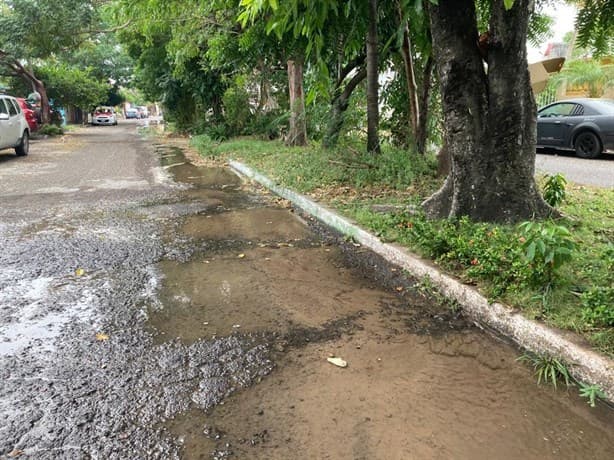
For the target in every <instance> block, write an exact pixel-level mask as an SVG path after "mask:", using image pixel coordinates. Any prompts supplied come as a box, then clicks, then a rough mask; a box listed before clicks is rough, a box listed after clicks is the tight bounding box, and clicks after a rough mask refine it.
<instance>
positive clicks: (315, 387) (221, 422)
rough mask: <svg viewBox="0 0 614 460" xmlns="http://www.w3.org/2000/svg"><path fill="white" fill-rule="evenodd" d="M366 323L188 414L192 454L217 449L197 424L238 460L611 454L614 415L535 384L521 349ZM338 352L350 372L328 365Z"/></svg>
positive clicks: (179, 427)
mask: <svg viewBox="0 0 614 460" xmlns="http://www.w3.org/2000/svg"><path fill="white" fill-rule="evenodd" d="M366 321H367V322H370V323H371V324H368V325H365V329H364V330H363V331H359V332H357V333H356V334H355V335H353V336H352V337H350V338H343V339H340V340H337V341H334V342H329V343H326V344H313V345H309V346H307V347H305V348H302V349H300V350H294V351H291V352H289V353H286V354H285V355H284V357H283V358H282V359H283V361H282V362H279V363H278V370H277V371H275V372H274V373H273V374H272V375H271V376H269V377H268V378H267V379H265V380H264V381H263V382H261V383H260V384H258V385H256V386H255V387H252V388H250V389H249V390H247V391H244V392H241V393H238V394H235V395H234V396H232V397H231V398H229V399H228V400H226V401H225V404H224V405H221V406H217V407H216V408H215V409H214V410H213V411H212V412H211V413H210V414H208V415H207V414H204V413H200V414H199V413H194V412H193V413H190V414H187V415H185V416H182V417H179V418H178V420H176V421H175V422H174V424H173V425H170V426H169V429H170V431H171V432H173V433H175V434H177V435H179V434H181V436H183V437H184V439H185V441H186V444H185V449H184V457H183V458H185V459H188V460H190V459H198V458H202V455H203V454H204V453H206V452H212V448H211V443H212V442H213V441H212V439H210V438H209V437H208V436H207V435H205V434H204V433H203V432H202V430H201V431H200V432H198V430H194V431H191V432H190V431H186V430H185V426H186V425H191V426H196V427H204V426H207V427H213V430H214V431H215V432H219V433H223V434H224V435H223V436H222V437H221V438H220V439H219V440H217V444H216V448H217V449H218V450H220V451H223V452H229V451H230V452H232V453H233V454H234V457H233V458H250V459H267V460H274V459H280V460H281V459H288V458H330V459H336V460H337V459H340V460H342V459H348V460H349V459H365V460H370V459H392V458H395V459H414V458H415V459H426V458H441V459H452V458H453V459H482V458H483V459H495V458H496V459H518V460H526V459H536V460H537V459H539V460H543V459H553V460H554V459H559V460H560V459H570V460H575V459H580V458H581V459H588V458H593V459H609V458H611V454H612V452H614V431H613V430H612V428H613V425H612V413H611V411H610V410H609V409H607V408H604V407H599V408H596V409H590V408H589V407H588V405H587V404H586V403H585V402H582V401H579V400H577V398H576V397H575V396H573V395H571V396H570V395H568V394H566V393H565V392H563V391H554V390H553V389H552V388H550V387H545V386H541V387H538V386H536V384H535V381H534V380H533V378H532V377H531V376H530V374H529V373H528V372H527V370H526V368H524V367H523V366H522V365H521V364H519V363H517V362H516V361H515V356H516V354H515V351H514V350H513V349H511V348H508V347H506V346H502V345H500V344H495V343H494V342H493V340H492V339H490V338H488V337H485V336H484V335H481V334H477V333H475V332H464V333H453V334H451V335H448V336H446V337H439V338H435V337H426V336H423V337H419V336H415V335H410V334H401V335H398V336H395V337H394V338H393V339H392V340H390V339H388V340H383V338H384V335H381V334H385V331H384V330H383V329H382V330H380V333H377V332H376V333H374V331H377V329H378V328H377V325H376V324H375V323H376V322H377V321H378V319H377V317H376V316H373V317H371V318H368V319H366ZM358 347H360V348H358ZM433 350H436V351H437V352H434V351H433ZM442 350H443V351H444V353H443V354H442V353H439V351H442ZM331 353H332V354H335V355H338V356H342V357H343V358H344V359H345V360H347V362H348V363H349V365H348V367H347V368H345V369H340V368H337V367H335V366H333V365H331V364H329V363H328V362H327V361H326V357H327V356H329V354H331ZM572 391H575V390H572ZM210 430H211V428H210ZM227 445H228V446H229V447H226V446H227Z"/></svg>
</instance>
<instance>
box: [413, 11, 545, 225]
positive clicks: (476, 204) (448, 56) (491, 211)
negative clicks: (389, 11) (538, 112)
mask: <svg viewBox="0 0 614 460" xmlns="http://www.w3.org/2000/svg"><path fill="white" fill-rule="evenodd" d="M532 7H533V1H532V0H516V1H515V2H514V4H513V7H512V8H511V9H510V10H505V8H504V2H493V3H492V11H491V17H490V37H491V38H490V41H489V44H488V45H489V47H488V55H487V60H488V72H486V70H485V68H484V62H483V61H482V57H481V55H480V53H479V50H478V46H477V40H478V31H477V21H476V12H475V2H474V0H439V2H438V4H437V5H435V4H431V5H429V12H430V22H431V33H432V35H433V51H434V58H435V61H436V64H437V68H438V72H439V80H440V84H441V94H442V103H443V111H444V120H445V128H446V129H445V140H444V142H445V145H446V146H447V148H448V149H449V152H450V158H451V160H452V167H451V171H450V175H449V176H448V178H447V179H446V182H445V184H444V186H443V187H442V188H441V190H439V191H438V192H437V193H436V194H434V195H433V196H432V197H430V198H429V199H427V200H426V201H425V202H424V203H423V206H424V208H425V210H426V212H427V215H429V216H430V217H435V218H445V217H459V216H469V217H470V218H471V219H473V220H477V221H488V222H505V223H512V222H517V221H521V220H526V219H530V218H541V217H546V216H548V215H550V214H551V213H552V211H553V210H552V208H550V207H549V206H548V205H547V204H546V203H545V201H544V200H543V199H542V197H541V195H540V193H539V191H538V189H537V186H536V184H535V178H534V173H535V136H536V134H535V123H536V121H535V101H534V99H533V93H532V91H531V85H530V81H529V71H528V66H527V58H526V44H525V43H526V32H527V25H528V18H529V14H530V12H531V9H532Z"/></svg>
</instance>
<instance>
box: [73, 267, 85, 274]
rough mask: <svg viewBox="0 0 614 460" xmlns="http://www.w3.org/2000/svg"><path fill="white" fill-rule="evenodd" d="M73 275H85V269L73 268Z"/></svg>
mask: <svg viewBox="0 0 614 460" xmlns="http://www.w3.org/2000/svg"><path fill="white" fill-rule="evenodd" d="M75 275H77V276H83V275H85V270H83V269H82V268H77V269H76V270H75Z"/></svg>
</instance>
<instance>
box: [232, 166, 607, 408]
mask: <svg viewBox="0 0 614 460" xmlns="http://www.w3.org/2000/svg"><path fill="white" fill-rule="evenodd" d="M228 163H229V165H230V167H231V168H232V169H233V170H234V171H235V172H236V173H238V174H239V175H241V176H245V177H247V178H249V179H251V180H253V181H255V182H258V183H260V184H261V185H263V186H264V187H266V188H268V189H269V190H271V191H272V192H273V193H275V194H276V195H279V196H280V197H282V198H285V199H287V200H289V201H291V202H292V203H293V204H294V205H295V206H297V207H298V208H300V209H302V210H303V211H305V212H306V213H307V214H309V215H311V216H313V217H315V218H316V219H318V220H319V221H321V222H322V223H324V224H325V225H327V226H329V227H332V228H334V229H335V230H337V231H338V232H340V233H342V234H344V235H346V236H348V237H352V238H353V239H354V240H355V241H356V242H357V243H360V244H361V245H363V246H365V247H367V248H369V249H371V250H372V251H373V252H375V253H377V254H379V255H380V256H382V257H384V258H385V259H386V260H388V261H389V262H391V263H393V264H395V265H398V266H399V267H401V268H403V269H405V270H407V271H408V272H409V273H410V274H411V275H412V276H414V277H416V278H418V279H424V278H428V279H430V281H431V283H432V284H433V286H434V287H435V288H437V290H439V292H441V293H442V294H443V295H444V296H446V297H448V298H450V299H453V300H454V301H456V302H457V303H458V304H459V305H460V307H461V308H462V309H463V311H464V313H465V314H466V315H467V316H468V317H469V318H470V319H472V320H474V321H476V322H477V323H478V325H480V324H482V325H485V326H487V327H489V328H491V329H493V330H495V331H496V332H498V333H500V334H502V335H504V336H506V337H509V338H510V339H512V340H513V341H514V342H516V343H517V344H518V345H519V346H520V347H521V348H524V349H527V350H529V351H531V352H533V353H537V354H539V355H549V356H553V357H556V358H558V359H560V360H562V361H564V362H565V363H566V364H567V366H568V368H569V371H570V373H571V374H572V375H573V377H574V378H575V379H576V380H579V381H581V382H585V383H588V384H594V385H598V386H599V387H600V388H601V389H602V390H603V392H604V393H605V395H606V396H607V398H608V400H609V401H610V402H614V361H613V360H611V359H609V358H608V357H607V356H604V355H602V354H600V353H598V352H596V351H594V350H592V349H590V348H589V347H587V346H583V345H579V344H577V343H574V342H572V341H571V340H569V339H567V338H565V337H564V336H563V331H559V330H556V329H553V328H550V327H548V326H546V325H544V324H542V323H539V322H537V321H533V320H530V319H527V318H525V317H523V316H522V315H521V314H520V313H517V312H514V311H513V310H512V309H511V308H510V307H507V306H505V305H503V304H500V303H496V302H495V303H489V302H488V300H487V299H486V298H485V297H484V296H483V295H481V294H480V293H479V292H478V291H477V290H476V289H474V288H472V287H471V286H467V285H464V284H463V283H461V282H459V281H458V280H456V279H454V278H453V277H451V276H449V275H446V274H444V273H442V272H440V271H439V270H438V269H437V268H436V267H433V266H432V265H430V264H428V263H427V262H425V261H423V260H421V259H420V258H418V257H417V256H416V255H414V254H412V253H410V252H409V251H408V250H406V249H405V248H401V247H398V246H395V245H392V244H386V243H383V242H382V241H380V239H379V238H377V237H376V236H374V235H372V234H370V233H369V232H367V231H365V230H363V229H362V228H360V227H359V226H358V225H356V224H354V223H352V222H351V221H350V220H349V219H346V218H344V217H341V216H339V215H337V214H336V213H334V212H333V211H331V210H329V209H327V208H326V207H325V206H323V205H321V204H319V203H316V202H314V201H312V200H310V199H309V198H307V197H305V196H303V195H301V194H299V193H296V192H294V191H292V190H289V189H287V188H284V187H282V186H280V185H278V184H276V183H275V182H274V181H272V180H271V179H269V178H268V177H266V176H264V175H262V174H260V173H259V172H257V171H254V170H253V169H251V168H250V167H249V166H247V165H245V164H243V163H240V162H237V161H229V162H228Z"/></svg>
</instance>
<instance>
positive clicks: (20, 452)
mask: <svg viewBox="0 0 614 460" xmlns="http://www.w3.org/2000/svg"><path fill="white" fill-rule="evenodd" d="M20 455H23V450H21V449H13V450H12V451H11V452H9V453H8V454H7V456H8V457H11V458H15V457H19V456H20Z"/></svg>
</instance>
